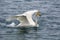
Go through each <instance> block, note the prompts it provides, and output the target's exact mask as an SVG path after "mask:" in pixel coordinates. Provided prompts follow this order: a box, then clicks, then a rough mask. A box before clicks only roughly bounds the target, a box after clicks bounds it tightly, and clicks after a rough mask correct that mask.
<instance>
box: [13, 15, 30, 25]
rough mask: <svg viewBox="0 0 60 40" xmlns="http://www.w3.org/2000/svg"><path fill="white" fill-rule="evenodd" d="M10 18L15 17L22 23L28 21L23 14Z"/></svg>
mask: <svg viewBox="0 0 60 40" xmlns="http://www.w3.org/2000/svg"><path fill="white" fill-rule="evenodd" d="M12 18H16V19H17V20H18V21H20V23H22V24H25V23H29V22H28V19H27V17H26V16H23V15H22V16H13V17H12Z"/></svg>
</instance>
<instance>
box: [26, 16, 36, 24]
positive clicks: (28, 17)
mask: <svg viewBox="0 0 60 40" xmlns="http://www.w3.org/2000/svg"><path fill="white" fill-rule="evenodd" d="M27 19H28V21H29V23H30V24H31V25H35V22H34V21H33V19H32V16H27Z"/></svg>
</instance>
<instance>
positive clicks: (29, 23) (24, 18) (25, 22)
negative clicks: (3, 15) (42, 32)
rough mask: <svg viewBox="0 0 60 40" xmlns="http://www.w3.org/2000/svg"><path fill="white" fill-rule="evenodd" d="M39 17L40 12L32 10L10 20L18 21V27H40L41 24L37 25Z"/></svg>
mask: <svg viewBox="0 0 60 40" xmlns="http://www.w3.org/2000/svg"><path fill="white" fill-rule="evenodd" d="M33 14H35V16H36V18H35V21H33V19H32V16H33ZM38 16H41V14H40V12H39V10H30V11H27V12H24V13H23V14H18V15H15V16H11V17H10V18H9V19H16V20H18V21H19V22H20V23H19V24H18V25H17V27H38V26H39V24H38V23H37V21H38V20H37V17H38Z"/></svg>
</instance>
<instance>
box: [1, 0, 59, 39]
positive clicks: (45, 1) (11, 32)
mask: <svg viewBox="0 0 60 40" xmlns="http://www.w3.org/2000/svg"><path fill="white" fill-rule="evenodd" d="M35 9H37V10H39V11H40V12H41V15H42V16H41V17H40V18H39V24H40V26H39V27H38V28H15V27H14V28H11V27H6V25H8V24H9V23H11V22H12V21H11V22H7V21H6V20H5V19H6V18H8V16H13V15H16V14H22V13H23V12H25V11H28V10H35ZM14 22H15V23H17V24H18V22H16V21H14ZM0 40H60V0H0Z"/></svg>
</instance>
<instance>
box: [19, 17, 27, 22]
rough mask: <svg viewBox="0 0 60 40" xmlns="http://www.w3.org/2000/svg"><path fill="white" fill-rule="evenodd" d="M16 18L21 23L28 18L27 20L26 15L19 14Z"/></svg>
mask: <svg viewBox="0 0 60 40" xmlns="http://www.w3.org/2000/svg"><path fill="white" fill-rule="evenodd" d="M18 20H19V21H20V22H21V23H28V20H27V17H26V16H19V17H18Z"/></svg>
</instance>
